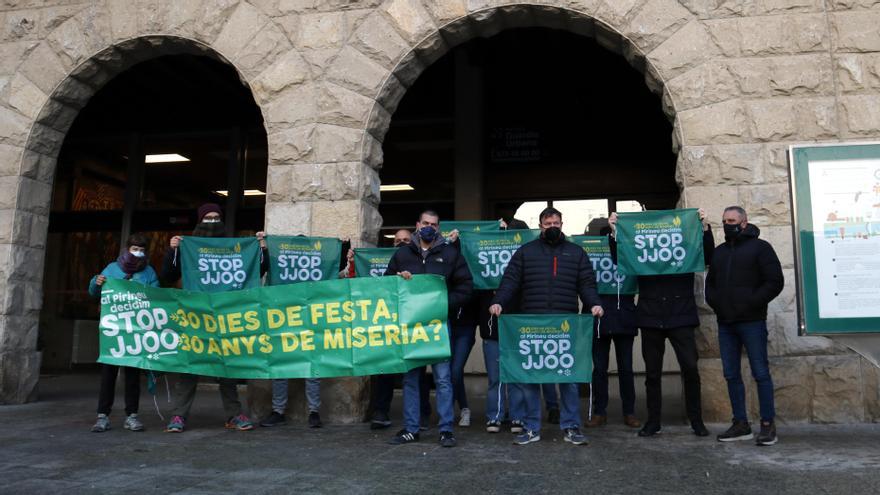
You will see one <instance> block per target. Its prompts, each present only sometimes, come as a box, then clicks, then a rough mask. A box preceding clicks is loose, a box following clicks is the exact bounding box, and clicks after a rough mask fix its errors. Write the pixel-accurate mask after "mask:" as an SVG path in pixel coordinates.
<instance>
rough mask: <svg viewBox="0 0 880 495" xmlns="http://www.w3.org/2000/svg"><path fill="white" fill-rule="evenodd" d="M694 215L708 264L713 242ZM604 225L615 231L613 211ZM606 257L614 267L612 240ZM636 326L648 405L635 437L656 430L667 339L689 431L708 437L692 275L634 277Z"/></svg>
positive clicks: (705, 222)
mask: <svg viewBox="0 0 880 495" xmlns="http://www.w3.org/2000/svg"><path fill="white" fill-rule="evenodd" d="M699 214H700V220H701V221H702V223H703V261H704V262H705V263H706V264H709V262H710V261H711V260H712V253H713V252H714V251H715V238H714V237H713V236H712V229H710V228H709V224H708V223H707V221H706V212H705V211H703V209H702V208H700V210H699ZM608 224H609V225H611V228H612V229H616V228H617V213H612V214H611V215H610V217H609V218H608ZM611 241H613V239H612V240H611ZM611 255H612V257H613V258H614V262H615V263H617V243H616V242H611ZM636 323H637V324H638V326H639V328H641V330H642V333H641V335H642V358H643V359H644V360H645V392H646V395H647V403H648V420H647V421H646V422H645V425H644V426H643V427H642V429H641V430H639V436H640V437H650V436H653V435H655V434H657V433H659V432H660V411H661V404H662V400H661V399H662V397H663V392H662V388H661V383H662V379H663V354H664V351H665V350H666V340H667V339H669V343H670V344H672V348H673V350H674V351H675V357H676V358H677V360H678V366H679V368H680V369H681V376H682V379H683V380H684V399H685V409H686V411H687V416H688V420H690V423H691V429H692V430H693V431H694V434H695V435H697V436H699V437H705V436H708V435H709V430H708V429H706V425H705V424H703V410H702V406H701V405H700V372H699V369H698V368H697V360H698V359H699V356H698V354H697V341H696V338H695V336H694V331H695V330H696V328H697V327H698V326H699V325H700V317H699V316H698V315H697V302H696V299H695V298H694V274H693V273H685V274H680V275H653V276H639V303H638V306H637V307H636Z"/></svg>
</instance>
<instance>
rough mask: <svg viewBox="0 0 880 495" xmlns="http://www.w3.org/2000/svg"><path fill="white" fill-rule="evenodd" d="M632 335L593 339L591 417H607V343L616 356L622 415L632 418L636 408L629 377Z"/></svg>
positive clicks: (631, 369) (631, 364) (633, 378)
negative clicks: (612, 347) (612, 348)
mask: <svg viewBox="0 0 880 495" xmlns="http://www.w3.org/2000/svg"><path fill="white" fill-rule="evenodd" d="M633 339H635V337H634V336H632V335H603V336H602V337H595V338H593V414H594V415H596V416H607V415H608V361H609V359H608V358H609V357H610V355H611V343H612V341H613V342H614V354H615V355H616V356H617V380H618V382H619V385H620V401H621V402H622V403H623V415H624V416H632V415H634V414H635V409H636V384H635V377H634V376H633Z"/></svg>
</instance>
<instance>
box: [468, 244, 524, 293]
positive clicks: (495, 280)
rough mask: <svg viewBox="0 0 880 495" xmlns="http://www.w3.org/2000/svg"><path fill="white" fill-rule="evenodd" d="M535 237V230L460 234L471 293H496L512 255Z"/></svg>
mask: <svg viewBox="0 0 880 495" xmlns="http://www.w3.org/2000/svg"><path fill="white" fill-rule="evenodd" d="M539 235H540V231H539V230H498V231H486V232H462V234H461V237H460V239H461V253H462V254H463V255H464V259H465V261H466V262H467V264H468V268H470V270H471V276H472V277H473V279H474V289H483V290H485V289H497V288H498V286H499V285H501V279H502V278H503V277H504V269H505V268H507V264H508V263H509V262H510V258H511V257H512V256H513V253H514V252H516V250H517V249H519V247H520V246H522V245H523V244H525V243H527V242H529V241H533V240H535V239H537V238H538V236H539Z"/></svg>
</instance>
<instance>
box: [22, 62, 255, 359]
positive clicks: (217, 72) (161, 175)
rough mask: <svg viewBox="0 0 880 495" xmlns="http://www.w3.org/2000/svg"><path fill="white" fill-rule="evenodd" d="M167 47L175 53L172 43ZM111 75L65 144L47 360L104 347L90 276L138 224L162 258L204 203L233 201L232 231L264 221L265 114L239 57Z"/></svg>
mask: <svg viewBox="0 0 880 495" xmlns="http://www.w3.org/2000/svg"><path fill="white" fill-rule="evenodd" d="M166 53H167V52H166ZM145 58H147V60H144V61H141V62H139V63H136V64H134V65H131V66H130V67H128V68H127V69H125V70H123V71H121V72H120V73H119V74H117V75H115V77H113V78H112V79H110V80H109V81H108V82H107V83H106V84H105V85H104V86H103V87H102V88H101V89H100V90H99V91H97V92H96V93H95V94H94V96H92V97H91V98H90V99H89V101H88V103H87V104H86V105H85V106H84V107H83V108H82V109H81V110H80V111H79V112H78V113H77V114H76V118H75V120H73V123H72V125H71V126H70V128H69V130H68V131H67V133H66V135H65V137H64V141H63V145H62V146H61V149H60V151H59V154H58V159H57V167H56V173H55V181H54V185H53V189H52V207H51V212H50V215H49V225H48V231H49V235H48V238H47V242H46V262H45V268H44V275H43V309H42V311H41V314H40V335H39V344H38V345H39V349H40V350H41V351H42V355H43V360H42V368H43V370H44V371H59V370H66V369H71V368H77V367H83V366H85V367H89V366H90V365H92V364H93V363H94V362H95V359H96V357H97V339H96V337H97V335H98V333H97V332H96V328H97V317H98V313H99V307H98V305H97V302H96V301H95V300H93V299H92V298H90V297H89V296H88V293H87V291H86V289H87V287H88V281H89V279H90V278H91V277H92V276H93V275H95V274H96V273H98V272H100V270H101V269H102V268H103V266H104V265H106V263H108V262H109V261H111V260H113V259H115V257H116V256H117V255H118V253H119V250H120V247H121V246H120V243H121V242H124V240H125V238H126V237H127V236H128V234H129V233H134V232H141V233H145V234H147V235H148V236H149V238H150V250H149V251H150V257H151V264H152V265H153V266H154V267H158V266H161V258H162V255H163V253H164V251H165V248H166V247H167V245H168V239H169V238H170V237H171V236H172V235H176V234H179V233H189V232H191V230H192V228H193V226H194V224H195V222H196V218H195V208H197V207H198V206H199V205H200V204H202V203H205V202H215V203H219V204H220V205H221V206H223V207H224V212H225V223H226V225H227V230H228V232H227V234H228V235H247V234H249V233H253V232H254V231H256V230H260V229H261V228H262V225H263V219H264V210H265V192H266V168H267V143H266V132H265V127H264V124H263V117H262V114H261V112H260V109H259V107H258V106H257V104H256V103H255V102H254V98H253V96H252V95H251V91H250V89H249V88H248V87H247V86H245V85H244V84H243V83H242V81H241V79H240V77H239V75H238V73H237V71H236V70H235V68H233V67H232V66H231V65H229V64H228V63H226V62H224V61H221V60H219V59H218V58H217V57H213V56H208V55H206V54H198V53H173V52H172V53H171V54H163V52H159V53H156V54H155V56H152V57H145Z"/></svg>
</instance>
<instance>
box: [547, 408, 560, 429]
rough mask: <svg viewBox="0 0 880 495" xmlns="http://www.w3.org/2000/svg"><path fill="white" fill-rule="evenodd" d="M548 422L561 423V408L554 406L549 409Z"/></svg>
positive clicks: (552, 423)
mask: <svg viewBox="0 0 880 495" xmlns="http://www.w3.org/2000/svg"><path fill="white" fill-rule="evenodd" d="M547 422H548V423H550V424H551V425H558V424H559V408H558V407H553V408H550V409H548V410H547Z"/></svg>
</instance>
